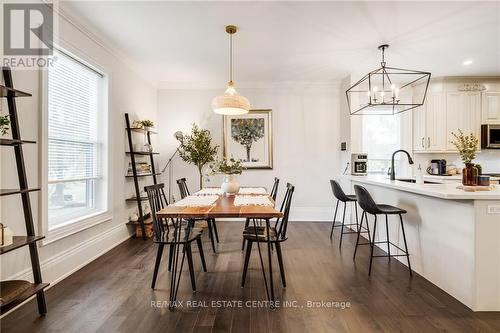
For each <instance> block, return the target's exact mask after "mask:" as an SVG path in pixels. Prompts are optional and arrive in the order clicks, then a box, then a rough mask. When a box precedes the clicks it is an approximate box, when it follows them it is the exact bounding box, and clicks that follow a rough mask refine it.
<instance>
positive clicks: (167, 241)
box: [144, 184, 207, 291]
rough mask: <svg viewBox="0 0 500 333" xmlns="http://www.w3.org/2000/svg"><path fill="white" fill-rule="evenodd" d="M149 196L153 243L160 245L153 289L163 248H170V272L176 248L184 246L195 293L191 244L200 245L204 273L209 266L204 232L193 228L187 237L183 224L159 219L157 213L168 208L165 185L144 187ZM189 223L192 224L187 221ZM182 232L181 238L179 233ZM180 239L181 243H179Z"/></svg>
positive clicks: (152, 284) (153, 284)
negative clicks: (204, 249) (204, 243)
mask: <svg viewBox="0 0 500 333" xmlns="http://www.w3.org/2000/svg"><path fill="white" fill-rule="evenodd" d="M144 191H146V193H147V195H148V200H149V205H150V206H151V216H152V218H153V230H154V238H153V242H155V243H156V244H158V252H157V254H156V261H155V267H154V272H153V281H152V283H151V288H153V289H154V287H155V285H156V277H157V276H158V270H159V268H160V262H161V257H162V255H163V248H164V246H165V245H168V246H169V254H168V270H169V271H170V270H171V269H172V260H173V257H174V253H173V252H174V246H175V245H179V246H181V245H182V246H184V248H185V253H186V257H187V261H188V266H189V274H190V276H191V286H192V288H193V291H196V282H195V277H194V266H193V254H192V250H191V243H192V242H193V241H196V244H197V245H198V250H199V252H200V259H201V265H202V267H203V271H204V272H206V271H207V265H206V263H205V255H204V253H203V244H202V242H201V234H202V233H203V230H202V229H201V228H191V231H190V232H189V238H187V237H186V235H185V229H184V228H183V227H182V225H181V224H182V223H180V224H179V225H176V224H175V223H172V225H169V221H168V220H167V219H165V218H159V217H158V216H157V214H156V212H158V211H160V210H161V209H163V208H165V207H167V206H168V201H167V197H166V196H165V192H164V184H156V185H150V186H146V187H144ZM187 223H192V222H190V221H187ZM179 232H180V237H178V236H179V234H178V233H179ZM178 239H180V241H178Z"/></svg>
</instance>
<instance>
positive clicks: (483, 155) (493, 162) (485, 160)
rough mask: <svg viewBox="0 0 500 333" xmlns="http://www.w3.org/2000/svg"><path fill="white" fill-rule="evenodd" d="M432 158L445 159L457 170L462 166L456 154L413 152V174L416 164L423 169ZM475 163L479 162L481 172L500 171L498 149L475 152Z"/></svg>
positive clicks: (499, 151)
mask: <svg viewBox="0 0 500 333" xmlns="http://www.w3.org/2000/svg"><path fill="white" fill-rule="evenodd" d="M432 159H445V160H446V162H447V164H454V165H455V166H457V168H458V169H459V170H462V168H463V162H462V160H461V159H460V156H459V155H458V154H452V153H446V154H443V153H436V154H435V153H419V154H413V160H414V161H415V164H414V168H413V170H414V174H415V173H416V170H417V168H418V165H419V164H421V165H422V170H425V169H426V168H427V166H428V165H429V164H430V162H431V160H432ZM474 162H475V163H478V164H481V166H482V168H483V173H492V172H495V173H500V149H499V150H494V149H485V150H483V151H481V152H480V153H478V154H477V157H476V159H475V160H474Z"/></svg>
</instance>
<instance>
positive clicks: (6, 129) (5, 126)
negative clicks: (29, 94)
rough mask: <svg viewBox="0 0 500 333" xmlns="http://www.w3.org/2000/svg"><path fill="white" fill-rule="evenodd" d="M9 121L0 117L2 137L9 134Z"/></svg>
mask: <svg viewBox="0 0 500 333" xmlns="http://www.w3.org/2000/svg"><path fill="white" fill-rule="evenodd" d="M9 125H10V119H9V116H0V134H1V135H2V136H4V135H5V134H8V133H9Z"/></svg>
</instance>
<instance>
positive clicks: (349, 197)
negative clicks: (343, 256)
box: [330, 179, 370, 248]
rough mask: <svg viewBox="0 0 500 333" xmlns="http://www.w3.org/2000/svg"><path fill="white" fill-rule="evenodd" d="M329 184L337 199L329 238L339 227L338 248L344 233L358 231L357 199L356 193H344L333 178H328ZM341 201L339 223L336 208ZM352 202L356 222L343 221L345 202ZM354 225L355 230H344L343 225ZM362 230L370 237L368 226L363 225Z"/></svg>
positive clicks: (340, 245)
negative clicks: (341, 210) (342, 204)
mask: <svg viewBox="0 0 500 333" xmlns="http://www.w3.org/2000/svg"><path fill="white" fill-rule="evenodd" d="M330 186H331V187H332V192H333V196H334V197H335V198H336V199H337V205H336V206H335V214H334V215H333V222H332V229H331V231H330V239H332V237H333V231H334V229H335V228H341V229H340V242H339V248H341V247H342V238H343V236H344V235H346V234H357V233H358V228H359V222H358V205H357V199H356V195H353V194H345V193H344V190H343V189H342V186H340V184H339V183H338V182H337V181H335V180H333V179H330ZM340 202H343V203H344V212H343V214H342V222H341V223H340V224H338V223H337V221H336V220H337V210H338V208H339V203H340ZM348 202H352V203H353V205H354V209H355V212H356V223H347V224H346V223H345V211H346V208H347V203H348ZM352 226H356V229H355V231H344V227H352ZM363 229H364V231H362V232H367V233H368V237H370V230H369V229H368V228H365V227H363Z"/></svg>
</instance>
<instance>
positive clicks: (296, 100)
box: [158, 85, 341, 221]
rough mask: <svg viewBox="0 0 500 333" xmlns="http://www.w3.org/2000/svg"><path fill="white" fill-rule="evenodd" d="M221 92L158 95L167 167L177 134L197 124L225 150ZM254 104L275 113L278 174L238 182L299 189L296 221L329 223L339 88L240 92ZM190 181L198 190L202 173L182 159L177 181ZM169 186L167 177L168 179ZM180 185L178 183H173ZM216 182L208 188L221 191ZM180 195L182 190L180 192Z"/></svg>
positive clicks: (257, 173)
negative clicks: (216, 100)
mask: <svg viewBox="0 0 500 333" xmlns="http://www.w3.org/2000/svg"><path fill="white" fill-rule="evenodd" d="M223 90H224V87H223V86H221V87H220V88H219V89H164V90H160V91H159V99H158V110H159V113H158V122H159V128H160V129H161V138H162V141H161V144H160V146H159V150H160V152H161V153H162V157H163V159H164V162H166V159H167V158H168V156H169V155H170V154H171V153H172V152H174V151H175V147H176V145H177V142H176V141H175V139H174V138H173V133H174V132H175V131H178V130H181V131H183V132H189V130H190V126H191V123H192V122H196V123H197V124H198V125H200V126H201V127H203V128H207V129H209V130H210V131H211V133H212V136H213V138H214V141H215V142H216V143H217V144H219V145H221V148H220V156H222V122H223V118H222V116H220V115H217V114H215V113H213V112H212V110H211V107H210V105H211V101H212V99H213V97H215V96H216V95H218V94H221V93H222V92H223ZM238 91H239V92H240V93H241V94H242V95H244V96H245V97H247V98H248V99H249V100H250V103H251V105H252V108H253V109H272V110H273V134H274V135H273V141H274V147H273V150H274V168H273V170H245V171H244V172H243V174H242V175H241V176H240V177H239V180H240V184H242V185H263V186H266V187H268V188H270V187H271V186H272V182H273V178H274V177H275V176H276V177H279V178H280V180H281V183H280V184H281V186H280V189H281V191H280V193H282V192H283V189H284V185H285V183H286V182H290V183H293V184H294V185H295V186H296V191H295V195H294V200H293V205H292V214H291V219H293V220H300V221H306V220H307V221H328V220H330V219H331V216H332V212H333V210H332V202H333V201H332V195H331V190H330V185H329V179H331V178H332V177H336V176H337V175H338V174H339V173H340V116H339V98H341V97H340V96H339V87H338V85H332V86H318V85H309V86H304V85H295V86H294V85H286V86H275V85H273V86H267V87H262V88H246V89H245V88H238ZM181 177H186V178H187V179H188V181H189V187H190V188H191V189H196V188H197V187H198V183H197V179H198V173H197V169H196V168H195V167H194V166H192V165H187V164H186V163H184V162H183V161H182V160H180V159H179V158H177V159H176V160H175V162H174V180H175V179H177V178H181ZM162 180H163V181H164V182H167V177H166V175H165V177H163V179H162ZM174 185H175V182H174ZM219 185H220V177H213V178H212V179H211V181H210V182H206V183H205V186H219ZM175 193H177V188H175Z"/></svg>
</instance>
